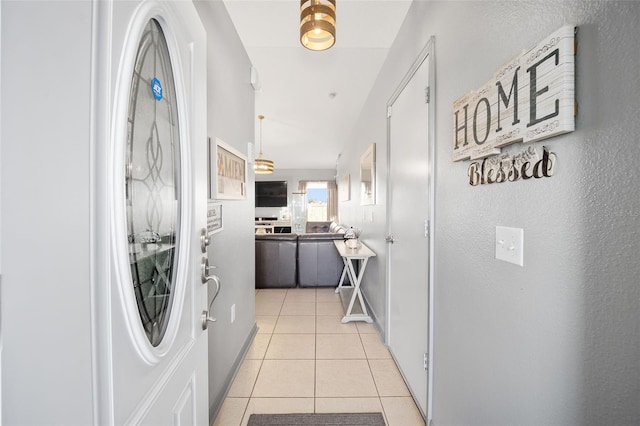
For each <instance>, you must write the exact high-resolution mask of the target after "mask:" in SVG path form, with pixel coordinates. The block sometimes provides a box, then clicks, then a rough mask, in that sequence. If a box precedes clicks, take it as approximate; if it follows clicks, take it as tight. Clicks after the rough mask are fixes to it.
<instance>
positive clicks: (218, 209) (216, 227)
mask: <svg viewBox="0 0 640 426" xmlns="http://www.w3.org/2000/svg"><path fill="white" fill-rule="evenodd" d="M220 231H222V203H219V202H216V201H209V202H208V203H207V235H208V236H211V235H213V234H215V233H217V232H220Z"/></svg>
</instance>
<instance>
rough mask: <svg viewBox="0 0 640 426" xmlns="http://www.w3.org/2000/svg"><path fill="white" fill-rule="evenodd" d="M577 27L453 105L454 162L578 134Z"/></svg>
mask: <svg viewBox="0 0 640 426" xmlns="http://www.w3.org/2000/svg"><path fill="white" fill-rule="evenodd" d="M574 43H575V28H574V27H573V26H566V27H562V28H561V29H560V30H558V31H556V32H555V33H553V34H551V35H550V36H548V37H547V38H545V39H544V40H543V41H541V42H540V43H539V44H538V45H537V46H536V47H534V48H533V49H531V50H529V51H526V52H524V53H522V54H520V55H518V56H517V57H516V58H514V59H512V60H511V61H509V62H508V63H506V64H505V65H503V66H502V67H501V68H499V69H498V71H497V72H496V73H495V75H494V76H493V78H492V79H491V80H490V81H489V82H488V83H487V84H485V85H484V86H483V87H481V88H479V89H478V90H474V91H471V92H469V93H467V94H465V95H464V96H462V97H461V98H460V99H458V100H457V101H455V102H454V103H453V161H461V160H468V159H471V160H475V159H479V158H485V157H489V156H492V155H495V154H499V153H500V148H501V147H503V146H507V145H510V144H512V143H516V142H524V143H528V142H535V141H539V140H542V139H546V138H550V137H552V136H557V135H560V134H563V133H568V132H572V131H573V130H574V129H575V121H574V116H575V113H574V110H575V106H574V105H575V62H574V59H575V45H574Z"/></svg>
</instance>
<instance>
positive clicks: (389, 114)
mask: <svg viewBox="0 0 640 426" xmlns="http://www.w3.org/2000/svg"><path fill="white" fill-rule="evenodd" d="M391 115H392V107H391V105H389V106H388V107H387V118H391Z"/></svg>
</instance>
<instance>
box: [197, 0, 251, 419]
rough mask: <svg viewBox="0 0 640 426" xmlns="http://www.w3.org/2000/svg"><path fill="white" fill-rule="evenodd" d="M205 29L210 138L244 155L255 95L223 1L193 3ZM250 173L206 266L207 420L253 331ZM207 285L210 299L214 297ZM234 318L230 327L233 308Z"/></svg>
mask: <svg viewBox="0 0 640 426" xmlns="http://www.w3.org/2000/svg"><path fill="white" fill-rule="evenodd" d="M195 4H196V8H197V9H198V12H199V14H200V17H201V19H202V22H203V24H204V26H205V28H206V29H207V43H208V46H207V49H208V61H207V62H208V81H207V85H208V98H209V102H208V114H209V118H208V135H209V136H210V137H211V138H212V140H215V138H216V137H217V138H220V139H221V140H223V141H224V142H226V143H227V144H229V145H231V146H233V147H234V148H235V149H237V150H238V151H240V152H242V153H243V154H245V155H246V154H247V144H248V143H249V142H253V139H254V122H255V119H254V92H253V89H252V88H251V85H250V83H249V74H250V68H251V63H250V62H249V58H248V56H247V54H246V52H245V50H244V47H243V46H242V44H241V43H240V39H239V38H238V36H237V33H236V30H235V28H234V27H233V25H232V24H231V19H230V18H229V15H228V13H227V10H226V8H225V7H224V4H223V3H222V2H195ZM253 213H254V195H253V170H252V169H251V167H249V176H248V181H247V199H246V200H242V201H235V200H234V201H230V200H226V201H225V200H223V201H222V218H223V226H224V229H223V231H221V232H219V233H217V234H215V235H214V237H213V242H212V244H211V246H210V247H209V263H210V264H211V265H215V266H217V269H216V270H215V271H214V272H215V273H216V274H217V275H218V276H219V277H220V278H221V280H222V286H221V290H220V294H219V296H218V297H217V299H216V301H215V302H214V304H213V310H212V313H213V315H214V316H215V317H216V318H217V320H218V321H217V322H216V323H214V324H211V325H210V326H209V401H210V414H211V416H212V417H211V418H213V415H214V414H215V413H216V412H217V410H218V409H219V408H220V405H221V404H222V401H223V399H224V396H225V393H226V391H227V387H228V386H229V383H230V381H231V379H232V377H233V374H234V372H235V369H236V368H237V367H238V363H239V362H240V360H241V357H242V355H244V354H243V351H244V350H246V345H247V344H248V343H249V339H250V338H251V337H252V333H253V332H254V331H255V275H254V238H253V232H254V228H253ZM213 288H214V286H213V285H210V297H213ZM233 304H235V305H236V320H235V322H234V323H233V324H232V323H231V306H232V305H233Z"/></svg>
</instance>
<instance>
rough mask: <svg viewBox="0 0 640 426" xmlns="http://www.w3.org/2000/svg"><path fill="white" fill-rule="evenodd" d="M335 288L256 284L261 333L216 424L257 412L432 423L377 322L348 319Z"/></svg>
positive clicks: (235, 422)
mask: <svg viewBox="0 0 640 426" xmlns="http://www.w3.org/2000/svg"><path fill="white" fill-rule="evenodd" d="M342 314H343V310H342V304H341V302H340V298H339V296H338V295H337V294H335V293H334V291H333V289H332V288H322V289H321V288H319V289H315V288H310V289H264V290H257V292H256V321H257V323H258V334H257V335H256V337H255V339H254V341H253V344H252V345H251V348H250V349H249V351H248V353H247V355H246V357H245V360H244V362H243V363H242V365H241V367H240V370H239V371H238V374H237V376H236V378H235V380H234V382H233V384H232V386H231V389H230V391H229V394H228V395H227V398H226V399H225V401H224V403H223V405H222V408H221V410H220V413H219V414H218V417H217V418H216V419H215V422H214V426H239V425H246V424H247V422H248V421H249V416H250V415H251V414H252V413H313V412H316V413H340V412H382V413H383V415H384V416H385V420H386V422H387V425H389V426H413V425H419V426H424V420H423V419H422V416H421V415H420V413H419V411H418V409H417V408H416V406H415V403H414V402H413V399H412V398H411V396H410V393H409V390H408V389H407V386H406V385H405V383H404V381H403V380H402V376H401V375H400V373H399V371H398V369H397V367H396V365H395V362H394V361H393V359H392V358H391V355H390V354H389V351H388V349H387V348H386V347H385V346H384V344H383V343H382V341H381V340H380V337H379V336H378V334H377V331H376V329H375V327H374V326H373V325H372V324H367V323H364V322H356V323H348V324H342V323H341V322H340V320H341V319H342Z"/></svg>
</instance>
